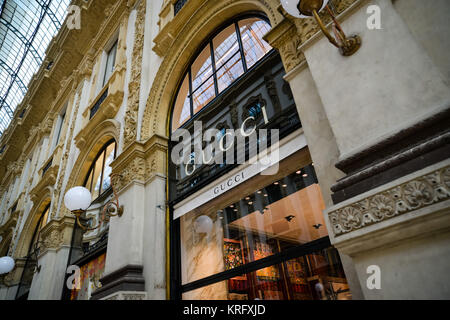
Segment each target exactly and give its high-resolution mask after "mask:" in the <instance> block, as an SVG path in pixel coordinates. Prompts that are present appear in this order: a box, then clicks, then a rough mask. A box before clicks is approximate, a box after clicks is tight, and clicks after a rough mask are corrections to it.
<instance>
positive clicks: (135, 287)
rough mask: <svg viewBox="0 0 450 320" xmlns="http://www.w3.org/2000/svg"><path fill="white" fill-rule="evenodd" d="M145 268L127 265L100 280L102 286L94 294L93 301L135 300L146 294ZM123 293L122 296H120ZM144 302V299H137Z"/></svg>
mask: <svg viewBox="0 0 450 320" xmlns="http://www.w3.org/2000/svg"><path fill="white" fill-rule="evenodd" d="M143 270H144V268H143V267H142V266H140V265H127V266H125V267H123V268H121V269H118V270H116V271H114V272H112V273H109V274H107V275H105V276H104V277H103V278H101V279H100V282H101V283H102V286H101V287H100V288H98V289H97V290H95V291H94V292H93V293H92V297H91V299H92V300H101V299H104V298H109V300H121V299H120V297H122V299H125V298H126V300H134V299H135V298H137V297H142V295H143V293H144V292H145V279H144V276H143V274H142V272H143ZM120 293H122V294H120ZM137 300H142V299H137Z"/></svg>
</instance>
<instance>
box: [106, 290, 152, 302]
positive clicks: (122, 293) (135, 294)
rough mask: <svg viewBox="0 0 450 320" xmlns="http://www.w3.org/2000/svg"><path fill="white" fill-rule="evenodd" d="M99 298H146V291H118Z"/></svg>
mask: <svg viewBox="0 0 450 320" xmlns="http://www.w3.org/2000/svg"><path fill="white" fill-rule="evenodd" d="M101 300H147V292H138V291H119V292H115V293H113V294H112V295H110V296H108V297H105V298H102V299H101Z"/></svg>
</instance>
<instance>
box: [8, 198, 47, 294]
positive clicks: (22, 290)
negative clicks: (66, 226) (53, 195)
mask: <svg viewBox="0 0 450 320" xmlns="http://www.w3.org/2000/svg"><path fill="white" fill-rule="evenodd" d="M49 211H50V203H49V204H48V205H47V206H46V207H45V209H44V211H43V212H42V213H41V215H40V216H39V220H38V222H37V224H36V228H35V229H34V232H33V237H32V238H31V242H30V246H29V247H28V254H27V256H26V258H27V260H26V262H25V266H24V269H23V272H22V277H21V279H20V283H19V288H18V289H17V293H16V299H27V297H28V293H29V291H30V288H31V282H32V281H33V275H34V273H35V268H36V267H37V266H38V261H37V259H38V255H39V247H40V244H41V241H42V239H41V230H42V228H44V226H45V225H46V224H47V220H48V214H49Z"/></svg>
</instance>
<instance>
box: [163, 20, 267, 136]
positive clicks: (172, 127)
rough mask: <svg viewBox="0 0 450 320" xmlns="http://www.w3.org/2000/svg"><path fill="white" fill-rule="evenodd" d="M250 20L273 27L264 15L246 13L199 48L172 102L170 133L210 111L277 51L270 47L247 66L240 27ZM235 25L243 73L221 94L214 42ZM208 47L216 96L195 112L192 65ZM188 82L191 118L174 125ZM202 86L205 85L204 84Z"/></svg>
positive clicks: (222, 27)
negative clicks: (210, 107) (216, 102)
mask: <svg viewBox="0 0 450 320" xmlns="http://www.w3.org/2000/svg"><path fill="white" fill-rule="evenodd" d="M250 18H256V19H260V20H261V21H263V22H266V23H267V24H268V25H269V26H270V27H271V24H270V20H269V19H268V18H267V17H266V16H265V15H264V14H262V13H259V12H255V13H251V12H250V13H246V14H244V15H239V16H236V17H235V18H233V19H230V20H228V21H227V22H226V23H224V24H222V25H221V26H220V27H218V28H217V29H216V31H214V32H213V33H212V34H210V36H209V37H208V38H207V40H205V41H204V42H203V43H202V44H201V45H200V46H199V49H198V50H197V51H196V53H195V54H194V55H193V57H192V58H191V60H190V62H189V64H188V67H187V68H186V71H185V72H184V73H183V76H182V77H181V78H180V80H179V83H178V88H177V91H176V94H175V96H174V98H173V101H172V109H171V110H172V112H171V121H170V132H171V133H173V132H174V131H175V130H176V129H178V128H182V127H184V126H185V125H187V124H188V123H190V122H191V121H194V119H195V118H197V117H198V116H199V114H201V113H202V111H204V110H205V109H208V107H209V105H211V104H213V103H214V101H216V99H217V98H219V97H220V96H221V95H223V94H224V93H225V92H226V91H228V90H229V89H230V88H231V87H232V86H233V85H234V84H235V83H236V82H237V81H239V79H241V78H242V77H243V76H245V75H246V74H247V73H248V71H251V70H252V69H254V68H255V67H256V66H257V65H259V64H260V63H261V62H262V61H263V60H264V57H267V56H268V55H269V53H270V52H272V51H273V50H275V49H273V48H271V47H270V49H269V50H268V51H267V52H266V53H265V54H264V55H263V56H261V57H260V58H259V59H258V60H257V61H256V62H255V63H253V65H252V66H251V67H248V66H247V60H246V57H245V50H244V48H243V42H242V35H241V31H240V27H239V22H240V21H243V20H246V19H250ZM233 25H234V26H235V34H236V36H237V40H238V44H239V50H238V52H239V53H240V60H238V61H242V65H243V73H242V74H241V75H240V76H238V77H237V78H236V79H234V80H233V81H232V82H231V83H230V84H228V86H226V87H225V88H223V89H222V91H220V92H219V90H218V83H217V70H216V69H215V67H216V66H215V64H216V61H215V58H214V44H213V40H214V38H215V37H216V36H218V35H219V34H220V33H221V32H223V31H224V30H226V29H227V28H229V27H230V26H233ZM207 47H209V49H210V59H211V67H212V77H213V79H214V91H215V95H214V97H213V98H212V99H211V100H210V101H209V102H208V103H206V104H205V105H204V106H202V107H201V108H200V109H199V110H198V111H195V110H194V103H193V98H192V93H193V92H192V91H193V88H192V65H193V64H194V63H195V61H196V60H197V58H198V57H199V56H200V55H201V54H202V52H203V51H204V50H205V49H206V48H207ZM234 55H235V54H234ZM234 55H233V56H234ZM226 63H227V61H226V62H225V63H223V65H222V66H221V67H220V68H222V67H223V66H224V65H225V64H226ZM220 68H219V69H220ZM186 80H187V82H188V86H189V88H188V96H187V97H188V98H189V107H190V110H189V116H188V117H187V118H186V120H185V121H184V122H182V123H180V124H177V125H174V115H175V112H176V103H177V99H178V97H179V95H180V91H181V89H182V87H183V84H184V82H185V81H186ZM208 80H209V78H208V79H207V80H206V81H208ZM206 81H205V82H206ZM201 85H203V83H202V84H201ZM201 85H200V86H199V87H197V88H196V89H199V88H200V87H201ZM194 91H195V90H194ZM182 112H183V110H181V111H180V115H181V113H182Z"/></svg>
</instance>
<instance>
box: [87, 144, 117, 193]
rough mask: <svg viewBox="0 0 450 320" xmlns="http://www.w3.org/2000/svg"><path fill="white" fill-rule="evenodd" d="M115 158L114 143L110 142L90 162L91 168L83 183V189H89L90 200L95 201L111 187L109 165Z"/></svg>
mask: <svg viewBox="0 0 450 320" xmlns="http://www.w3.org/2000/svg"><path fill="white" fill-rule="evenodd" d="M115 157H116V142H115V140H110V141H109V142H107V143H106V144H105V145H104V146H103V148H102V149H101V150H100V152H99V153H98V154H97V157H96V158H95V159H94V161H93V162H92V165H91V168H90V169H89V172H88V174H87V175H86V179H85V182H84V186H85V188H87V189H89V191H90V192H91V194H92V199H93V200H95V199H97V198H98V197H99V196H100V195H101V194H103V193H104V192H105V191H106V190H108V189H109V188H110V186H111V178H110V177H109V175H110V174H111V167H110V164H111V162H112V161H113V160H114V158H115Z"/></svg>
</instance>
